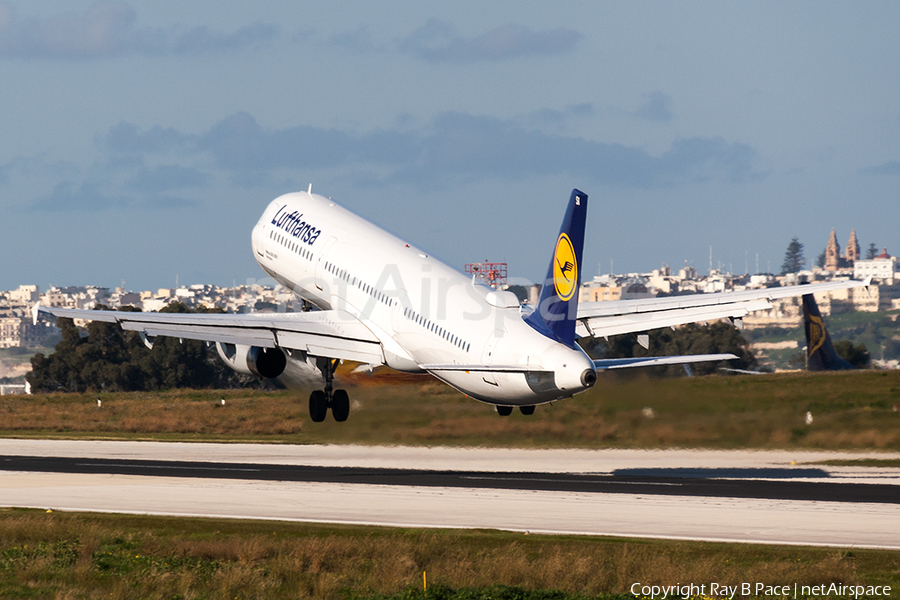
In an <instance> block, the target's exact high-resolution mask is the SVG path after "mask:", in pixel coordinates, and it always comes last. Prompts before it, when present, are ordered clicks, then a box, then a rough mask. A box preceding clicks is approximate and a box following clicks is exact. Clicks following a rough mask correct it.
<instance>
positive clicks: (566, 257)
mask: <svg viewBox="0 0 900 600" xmlns="http://www.w3.org/2000/svg"><path fill="white" fill-rule="evenodd" d="M587 200H588V197H587V194H585V193H584V192H581V191H579V190H577V189H575V190H572V196H571V197H570V198H569V206H568V208H567V209H566V216H565V217H563V222H562V227H560V229H559V235H558V236H557V238H556V245H555V246H554V248H553V256H552V257H551V258H550V267H549V269H547V277H546V278H545V279H544V287H543V288H542V289H541V296H540V299H539V300H538V304H537V306H535V307H534V312H532V313H531V314H530V315H529V316H528V317H526V318H525V322H527V323H528V324H529V325H531V326H532V327H533V328H535V329H536V330H538V331H539V332H541V333H543V334H544V335H546V336H547V337H549V338H550V339H553V340H556V341H558V342H560V343H562V344H565V345H566V346H568V347H570V348H574V347H575V317H576V316H577V314H578V294H579V292H580V289H581V256H582V251H583V250H584V226H585V222H586V220H587Z"/></svg>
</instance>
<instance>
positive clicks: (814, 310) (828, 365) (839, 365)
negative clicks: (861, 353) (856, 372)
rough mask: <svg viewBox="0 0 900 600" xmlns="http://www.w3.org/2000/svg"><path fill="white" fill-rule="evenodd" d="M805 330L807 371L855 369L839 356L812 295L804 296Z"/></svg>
mask: <svg viewBox="0 0 900 600" xmlns="http://www.w3.org/2000/svg"><path fill="white" fill-rule="evenodd" d="M803 328H804V329H805V330H806V369H807V370H808V371H842V370H846V369H854V368H855V367H854V366H853V365H851V364H850V363H848V362H847V361H846V360H844V359H843V358H841V357H840V356H838V353H837V352H836V351H835V349H834V346H833V345H832V343H831V336H830V335H828V330H827V329H825V320H824V319H822V315H821V314H820V313H819V306H818V305H817V304H816V300H815V298H813V295H812V294H806V295H805V296H803Z"/></svg>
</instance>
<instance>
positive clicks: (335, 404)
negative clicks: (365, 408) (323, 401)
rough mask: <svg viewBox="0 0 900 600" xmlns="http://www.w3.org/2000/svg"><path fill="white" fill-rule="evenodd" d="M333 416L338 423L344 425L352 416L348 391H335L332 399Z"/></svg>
mask: <svg viewBox="0 0 900 600" xmlns="http://www.w3.org/2000/svg"><path fill="white" fill-rule="evenodd" d="M331 416H333V417H334V420H335V421H337V422H338V423H343V422H344V421H346V420H347V417H349V416H350V395H349V394H347V390H334V395H333V396H332V397H331ZM323 418H324V417H323Z"/></svg>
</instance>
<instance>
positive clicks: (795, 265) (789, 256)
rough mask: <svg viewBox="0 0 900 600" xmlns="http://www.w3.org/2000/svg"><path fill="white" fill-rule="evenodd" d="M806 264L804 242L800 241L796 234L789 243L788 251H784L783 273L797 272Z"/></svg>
mask: <svg viewBox="0 0 900 600" xmlns="http://www.w3.org/2000/svg"><path fill="white" fill-rule="evenodd" d="M804 264H806V259H805V258H803V244H801V243H800V240H799V239H798V238H797V236H794V237H792V238H791V243H790V244H788V247H787V251H786V252H785V253H784V262H783V263H782V264H781V274H782V275H787V274H788V273H797V272H799V271H800V269H802V268H803V265H804Z"/></svg>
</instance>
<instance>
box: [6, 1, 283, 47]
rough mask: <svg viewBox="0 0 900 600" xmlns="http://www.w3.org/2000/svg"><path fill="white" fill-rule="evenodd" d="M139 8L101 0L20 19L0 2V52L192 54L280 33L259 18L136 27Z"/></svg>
mask: <svg viewBox="0 0 900 600" xmlns="http://www.w3.org/2000/svg"><path fill="white" fill-rule="evenodd" d="M136 20H137V13H136V12H135V10H134V9H133V8H131V7H130V6H128V5H127V4H125V3H124V2H119V1H116V0H98V1H97V2H95V3H94V4H92V5H91V6H89V7H88V9H87V10H86V11H85V12H84V13H82V14H76V13H64V14H58V15H54V16H50V17H43V18H36V17H30V18H24V19H18V18H17V17H16V14H15V11H14V9H13V7H12V5H11V4H9V3H2V4H0V56H5V57H10V58H50V59H81V60H89V59H98V58H109V57H115V56H122V55H125V54H144V55H161V54H187V53H203V52H218V51H225V50H234V49H237V48H241V47H246V46H251V45H253V44H256V43H258V42H264V41H268V40H270V39H272V38H273V37H275V35H276V33H277V29H276V28H275V27H274V26H272V25H266V24H262V23H256V24H253V25H248V26H245V27H242V28H240V29H238V30H237V31H235V32H233V33H217V32H211V31H209V30H208V29H207V28H205V27H196V28H192V29H185V28H183V27H180V26H175V27H168V28H157V29H151V28H148V27H143V28H138V27H135V22H136Z"/></svg>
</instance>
